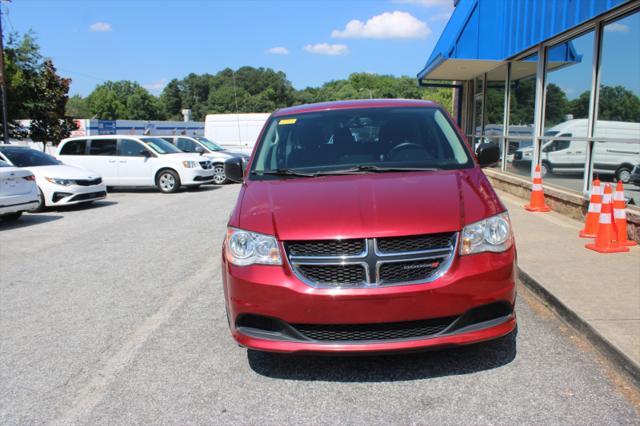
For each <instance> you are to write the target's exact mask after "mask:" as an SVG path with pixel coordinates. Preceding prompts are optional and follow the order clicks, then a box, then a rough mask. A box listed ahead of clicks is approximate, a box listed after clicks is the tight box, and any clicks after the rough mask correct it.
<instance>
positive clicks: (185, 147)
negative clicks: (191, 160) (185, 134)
mask: <svg viewBox="0 0 640 426" xmlns="http://www.w3.org/2000/svg"><path fill="white" fill-rule="evenodd" d="M176 146H177V147H178V149H180V151H184V152H196V148H197V147H198V145H197V144H196V143H195V142H194V141H192V140H191V139H187V138H178V141H177V142H176Z"/></svg>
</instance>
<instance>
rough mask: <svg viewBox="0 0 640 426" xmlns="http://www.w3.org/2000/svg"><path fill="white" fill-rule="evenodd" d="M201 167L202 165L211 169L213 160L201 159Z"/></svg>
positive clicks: (206, 168)
mask: <svg viewBox="0 0 640 426" xmlns="http://www.w3.org/2000/svg"><path fill="white" fill-rule="evenodd" d="M200 167H202V168H203V169H205V170H209V169H210V168H211V167H212V166H211V161H201V162H200Z"/></svg>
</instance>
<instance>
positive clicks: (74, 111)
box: [66, 95, 93, 118]
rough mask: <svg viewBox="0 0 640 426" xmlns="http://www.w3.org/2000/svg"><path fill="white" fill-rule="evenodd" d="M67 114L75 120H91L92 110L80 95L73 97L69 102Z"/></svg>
mask: <svg viewBox="0 0 640 426" xmlns="http://www.w3.org/2000/svg"><path fill="white" fill-rule="evenodd" d="M66 114H67V115H68V116H69V117H74V118H91V116H92V115H93V114H91V110H90V109H89V104H88V103H87V100H86V99H85V98H83V97H82V96H80V95H73V96H71V97H70V98H69V100H68V101H67V107H66Z"/></svg>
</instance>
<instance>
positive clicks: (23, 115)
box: [0, 32, 42, 138]
mask: <svg viewBox="0 0 640 426" xmlns="http://www.w3.org/2000/svg"><path fill="white" fill-rule="evenodd" d="M41 64H42V56H41V55H40V47H39V46H38V44H37V43H36V40H35V36H34V35H33V33H31V32H29V33H26V34H24V35H22V36H19V35H18V34H15V33H14V34H10V35H9V37H8V40H7V44H6V46H5V49H4V72H5V74H4V75H5V82H6V91H7V106H6V108H7V117H8V121H9V123H8V125H9V129H8V130H9V136H10V137H14V138H22V137H26V136H27V133H26V132H25V131H24V130H23V129H22V128H21V127H20V126H18V125H17V123H16V120H20V119H28V118H30V116H31V112H32V111H33V110H34V108H35V107H36V102H37V99H38V79H39V74H40V69H41ZM0 125H1V124H0ZM4 131H5V130H4V129H3V128H0V132H1V133H2V135H3V137H4Z"/></svg>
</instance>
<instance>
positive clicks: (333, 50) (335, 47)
mask: <svg viewBox="0 0 640 426" xmlns="http://www.w3.org/2000/svg"><path fill="white" fill-rule="evenodd" d="M304 50H306V51H307V52H310V53H315V54H318V55H332V56H337V55H346V54H347V53H349V48H348V47H347V46H346V45H345V44H329V43H317V44H307V45H306V46H305V47H304Z"/></svg>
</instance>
